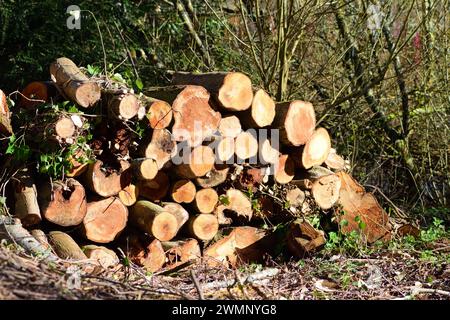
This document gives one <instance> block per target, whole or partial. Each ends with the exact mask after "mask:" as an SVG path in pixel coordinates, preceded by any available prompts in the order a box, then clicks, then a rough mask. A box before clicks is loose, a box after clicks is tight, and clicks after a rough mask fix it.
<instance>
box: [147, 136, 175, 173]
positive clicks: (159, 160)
mask: <svg viewBox="0 0 450 320" xmlns="http://www.w3.org/2000/svg"><path fill="white" fill-rule="evenodd" d="M176 152H177V145H176V142H175V141H174V140H172V134H171V133H170V131H169V130H167V129H155V130H153V133H152V141H151V142H150V143H149V145H148V146H147V148H146V149H145V157H146V158H149V159H154V160H155V161H156V164H157V166H158V169H159V170H161V169H162V168H163V167H164V165H165V164H166V163H167V162H168V161H169V160H170V159H171V158H172V156H173V155H175V154H176Z"/></svg>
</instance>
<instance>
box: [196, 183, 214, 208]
mask: <svg viewBox="0 0 450 320" xmlns="http://www.w3.org/2000/svg"><path fill="white" fill-rule="evenodd" d="M218 202H219V196H218V195H217V192H216V190H214V189H213V188H206V189H201V190H199V191H198V192H197V193H196V195H195V201H194V204H195V208H196V209H197V211H198V212H200V213H211V212H213V211H214V208H215V207H216V205H217V203H218Z"/></svg>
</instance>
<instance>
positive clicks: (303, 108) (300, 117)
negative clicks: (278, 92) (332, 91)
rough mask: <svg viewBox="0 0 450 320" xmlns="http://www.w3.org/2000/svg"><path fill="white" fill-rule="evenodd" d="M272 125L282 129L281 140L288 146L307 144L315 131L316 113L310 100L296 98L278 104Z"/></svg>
mask: <svg viewBox="0 0 450 320" xmlns="http://www.w3.org/2000/svg"><path fill="white" fill-rule="evenodd" d="M275 112H276V114H275V119H274V121H273V123H272V127H273V128H276V129H279V130H280V141H281V143H282V144H284V145H287V146H300V145H303V144H305V143H306V142H307V141H308V139H309V138H310V137H311V135H312V134H313V132H314V128H315V126H316V115H315V112H314V108H313V105H312V104H311V103H309V102H305V101H299V100H295V101H292V102H283V103H279V104H277V105H276V108H275Z"/></svg>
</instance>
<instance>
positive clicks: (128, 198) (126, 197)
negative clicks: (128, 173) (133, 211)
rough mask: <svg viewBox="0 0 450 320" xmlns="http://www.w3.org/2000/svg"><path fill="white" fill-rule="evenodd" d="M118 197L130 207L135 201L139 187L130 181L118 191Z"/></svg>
mask: <svg viewBox="0 0 450 320" xmlns="http://www.w3.org/2000/svg"><path fill="white" fill-rule="evenodd" d="M118 196H119V199H120V201H122V203H123V204H124V205H126V206H127V207H131V206H132V205H133V204H135V203H136V201H137V199H138V197H139V187H138V186H137V185H135V184H133V183H130V184H129V185H127V186H126V187H125V188H123V189H122V190H120V191H119V194H118Z"/></svg>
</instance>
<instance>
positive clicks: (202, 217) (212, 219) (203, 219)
mask: <svg viewBox="0 0 450 320" xmlns="http://www.w3.org/2000/svg"><path fill="white" fill-rule="evenodd" d="M187 225H188V232H189V234H190V235H191V236H193V237H195V238H197V239H200V240H204V241H207V240H211V239H212V238H214V236H215V235H216V234H217V231H218V230H219V222H218V221H217V217H216V216H214V215H213V214H209V213H201V214H199V215H196V216H193V217H191V218H190V219H189V220H188V222H187Z"/></svg>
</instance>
